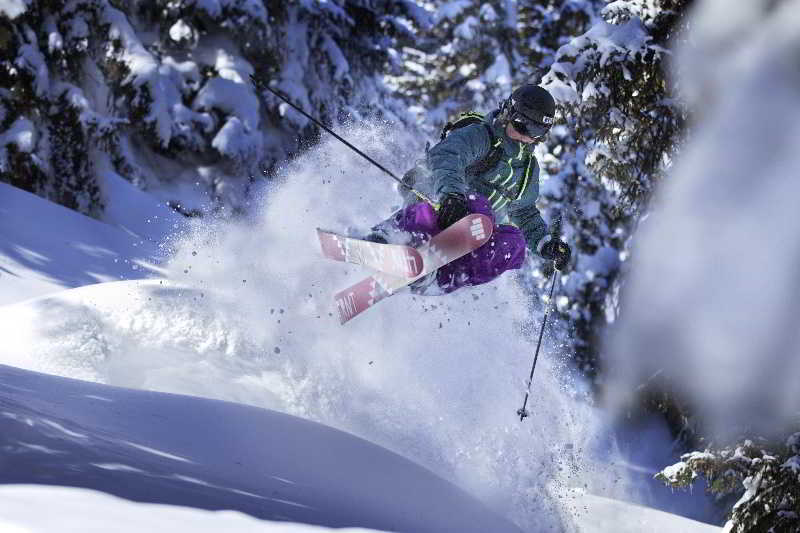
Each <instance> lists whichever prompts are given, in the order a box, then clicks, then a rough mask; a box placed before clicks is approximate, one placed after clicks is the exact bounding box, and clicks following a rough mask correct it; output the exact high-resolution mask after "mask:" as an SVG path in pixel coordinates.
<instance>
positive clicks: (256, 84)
mask: <svg viewBox="0 0 800 533" xmlns="http://www.w3.org/2000/svg"><path fill="white" fill-rule="evenodd" d="M250 81H251V82H252V83H253V86H254V87H255V88H256V89H257V90H258V89H264V90H266V91H269V92H270V93H272V94H273V95H275V96H277V97H278V98H280V99H281V100H283V101H284V102H286V103H287V104H289V105H290V106H291V107H292V108H294V109H295V110H296V111H298V112H299V113H300V114H302V115H303V116H304V117H306V118H307V119H308V120H310V121H311V122H313V123H314V124H316V125H317V126H319V127H320V128H322V129H323V130H325V131H326V132H328V133H330V134H331V135H333V136H334V137H335V138H336V139H337V140H338V141H340V142H341V143H342V144H344V145H345V146H347V147H348V148H350V149H351V150H353V151H354V152H355V153H357V154H358V155H360V156H361V157H363V158H364V159H366V160H367V161H369V162H370V163H372V164H373V165H374V166H376V167H377V168H379V169H380V170H382V171H383V172H385V173H386V174H387V175H388V176H389V177H390V178H392V179H393V180H395V181H396V182H397V183H399V184H400V185H402V186H403V187H405V188H406V189H408V190H410V191H411V192H413V193H414V194H415V195H417V198H419V199H420V200H422V201H424V202H428V203H429V204H431V205H432V206H434V207H436V203H435V202H434V201H433V200H431V199H430V198H428V197H427V196H426V195H425V194H423V193H421V192H419V191H418V190H416V189H415V188H413V187H411V186H410V185H408V184H406V183H404V182H403V180H401V179H400V178H398V177H397V176H395V175H394V173H393V172H392V171H390V170H389V169H387V168H386V167H384V166H383V165H381V164H380V163H378V162H377V161H375V160H374V159H372V158H371V157H370V156H368V155H367V154H365V153H364V152H362V151H361V150H359V149H358V148H356V147H355V146H353V145H352V144H350V143H349V142H348V141H347V140H346V139H344V138H343V137H341V136H340V135H338V134H337V133H336V132H335V131H333V130H332V129H330V128H329V127H328V126H326V125H325V124H323V123H322V122H320V121H319V120H317V119H316V118H314V117H313V116H311V115H309V114H308V113H306V112H305V111H304V110H303V109H302V108H301V107H300V106H297V105H295V104H294V103H292V102H291V101H290V100H289V99H288V98H287V97H285V96H284V95H282V94H280V93H279V92H277V91H275V90H273V89H271V88H270V87H268V86H267V84H265V83H264V82H262V81H260V80H258V79H256V77H255V76H254V75H252V74H251V75H250Z"/></svg>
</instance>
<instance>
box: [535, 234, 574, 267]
mask: <svg viewBox="0 0 800 533" xmlns="http://www.w3.org/2000/svg"><path fill="white" fill-rule="evenodd" d="M540 253H541V255H542V257H544V258H545V259H547V260H548V261H555V267H556V270H564V269H565V268H566V267H567V265H568V264H569V258H570V257H572V250H570V248H569V244H567V243H565V242H564V241H562V240H560V239H550V240H549V241H547V242H546V243H544V245H543V246H542V251H541V252H540Z"/></svg>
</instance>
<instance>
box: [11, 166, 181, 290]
mask: <svg viewBox="0 0 800 533" xmlns="http://www.w3.org/2000/svg"><path fill="white" fill-rule="evenodd" d="M107 183H108V184H109V187H111V186H112V185H113V191H114V195H113V196H114V198H120V199H122V198H125V199H126V200H125V202H124V203H122V204H121V205H117V204H116V203H115V204H113V206H109V210H108V214H107V216H108V218H109V222H111V223H113V224H114V225H111V224H104V223H98V221H96V220H93V219H90V218H88V217H86V216H84V215H81V214H79V213H77V212H75V211H72V210H70V209H66V208H65V207H62V206H60V205H57V204H54V203H51V202H46V201H44V200H42V199H41V198H39V197H37V196H34V195H32V194H30V193H28V192H25V191H22V190H20V189H17V188H15V187H12V186H10V185H8V184H6V183H0V220H1V221H2V223H0V284H1V286H2V291H0V305H2V304H5V303H11V302H15V301H19V300H22V299H25V298H30V297H32V296H39V295H43V294H48V293H51V292H57V291H59V290H62V289H64V288H68V287H80V286H82V285H88V284H91V283H98V282H103V281H112V280H120V279H132V278H141V277H145V276H148V275H153V274H157V273H158V272H159V270H158V268H157V266H156V264H157V263H158V262H159V258H160V257H162V256H163V254H162V253H160V251H159V248H158V242H159V240H160V239H161V238H163V237H164V236H165V235H167V234H168V233H169V232H170V231H173V230H177V229H178V228H179V227H180V224H181V223H182V221H181V220H180V218H178V217H177V216H176V215H175V213H174V212H172V211H171V210H169V209H167V208H165V207H163V205H162V206H159V205H158V203H157V201H156V200H154V199H152V198H151V197H149V196H148V195H146V194H145V193H143V192H141V191H139V190H137V189H136V188H134V187H133V186H132V185H131V184H129V183H127V182H124V181H123V180H122V178H120V177H118V176H113V175H110V176H109V177H108V179H107ZM134 231H135V232H134Z"/></svg>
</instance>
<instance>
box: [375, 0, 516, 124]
mask: <svg viewBox="0 0 800 533" xmlns="http://www.w3.org/2000/svg"><path fill="white" fill-rule="evenodd" d="M514 5H515V4H514V3H512V2H505V1H499V0H489V1H476V0H453V1H447V2H442V3H440V4H438V5H437V6H436V7H435V11H434V13H433V24H432V26H431V28H430V31H427V32H423V33H422V34H421V35H420V38H419V39H418V41H417V42H416V43H407V44H406V46H404V47H403V48H402V49H401V54H400V57H399V59H400V61H402V64H403V66H404V69H403V70H402V71H399V72H397V73H395V75H394V76H392V77H390V78H389V82H390V83H391V84H392V86H393V87H395V88H396V89H397V90H398V92H400V93H402V94H404V95H406V96H407V97H408V98H409V100H411V101H413V102H415V105H414V106H413V107H412V110H413V111H416V112H417V114H418V116H419V117H420V120H421V122H422V124H423V127H424V128H426V129H427V131H428V133H432V132H435V131H437V130H439V129H440V128H441V126H442V125H443V124H444V123H446V122H447V121H448V120H450V119H452V118H453V117H454V116H455V115H457V114H458V113H459V112H462V111H468V110H485V111H488V110H491V109H494V108H495V107H496V106H497V104H498V102H499V101H500V99H501V98H504V97H505V96H507V95H508V94H509V92H510V90H511V88H512V85H513V84H514V80H515V79H517V78H518V75H519V71H520V70H519V69H520V54H519V51H518V48H519V47H520V46H521V45H522V44H523V43H522V41H521V40H520V38H519V25H518V20H517V13H516V9H515V8H514Z"/></svg>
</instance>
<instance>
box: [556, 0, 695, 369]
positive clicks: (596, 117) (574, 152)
mask: <svg viewBox="0 0 800 533" xmlns="http://www.w3.org/2000/svg"><path fill="white" fill-rule="evenodd" d="M688 6H689V2H688V1H685V2H672V1H671V0H670V1H666V2H644V1H638V0H633V1H623V0H617V1H615V2H612V3H610V4H608V5H607V6H605V7H604V8H603V9H602V11H601V12H600V15H601V17H602V18H592V17H591V14H590V13H586V12H585V11H577V12H575V13H573V16H572V17H571V18H570V19H568V20H572V21H581V20H589V21H591V22H592V26H591V28H590V29H588V30H587V31H586V32H585V33H583V34H582V35H580V36H577V37H575V38H573V39H571V40H569V41H568V42H566V43H565V44H563V45H562V46H561V47H560V48H558V50H557V51H556V52H555V54H554V55H553V57H552V60H551V64H550V67H549V70H548V71H547V73H546V74H545V76H544V77H543V80H542V85H543V86H544V87H546V88H547V89H548V90H550V91H551V93H552V94H553V95H554V96H555V97H556V100H557V101H558V103H559V105H560V107H561V109H562V111H563V117H562V122H561V124H562V125H559V126H557V127H555V128H554V131H553V135H552V136H551V139H550V140H549V141H548V146H547V150H548V153H547V155H546V156H545V157H544V158H543V163H544V164H543V168H544V170H545V171H546V172H547V173H549V174H550V179H552V180H553V183H552V184H551V185H549V186H544V187H543V203H544V204H545V205H546V208H547V209H552V210H558V211H560V212H561V213H562V216H563V218H564V221H565V224H564V233H565V234H566V238H567V240H568V241H569V242H571V243H572V244H573V247H574V249H575V251H576V252H577V253H576V254H575V255H576V261H575V265H574V266H575V271H576V272H575V273H574V274H573V275H571V276H570V277H569V278H568V280H567V283H566V286H565V298H563V299H562V300H561V301H560V302H559V311H560V312H561V318H562V325H563V327H565V328H566V327H571V328H574V336H575V345H574V346H573V347H571V348H574V353H575V358H576V359H577V363H578V365H579V367H580V368H581V369H582V370H583V371H584V372H585V373H587V374H588V375H590V376H595V375H597V372H598V370H599V364H600V362H599V361H598V358H597V348H598V344H599V342H598V335H599V334H600V332H601V331H602V329H603V328H604V327H605V324H606V323H609V322H613V321H614V320H615V319H616V316H617V313H618V312H619V309H618V308H619V305H618V297H619V290H620V282H621V280H620V278H619V272H620V268H621V267H622V265H623V263H622V261H621V260H624V259H625V258H626V257H627V256H628V255H629V252H628V248H629V241H630V238H631V236H632V235H633V232H634V230H635V227H636V224H637V222H638V220H640V218H641V216H642V215H643V214H644V213H645V212H646V210H647V207H648V205H649V200H650V198H651V197H652V195H653V191H654V189H655V186H656V184H657V183H658V182H659V180H661V179H662V178H663V176H664V175H665V172H666V170H667V169H668V167H669V163H670V161H671V160H672V158H673V156H674V155H675V153H676V152H677V151H678V150H679V148H680V144H681V138H682V133H683V128H684V126H685V120H686V111H685V109H684V108H683V106H682V105H681V104H680V100H679V99H678V98H677V95H676V93H675V89H674V87H672V85H671V84H670V82H669V79H668V72H667V64H666V63H667V59H668V57H669V52H668V49H667V47H668V46H669V44H670V40H671V39H672V38H673V34H674V33H675V31H676V29H678V28H679V27H680V25H681V24H683V21H684V17H685V15H686V10H687V9H688ZM573 24H574V22H573ZM551 34H552V33H551V32H549V31H548V32H545V34H544V35H545V36H549V35H551ZM562 35H563V34H562ZM550 40H551V42H553V43H558V42H560V41H559V40H557V39H553V38H552V37H551V38H550ZM567 324H568V325H569V326H567Z"/></svg>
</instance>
